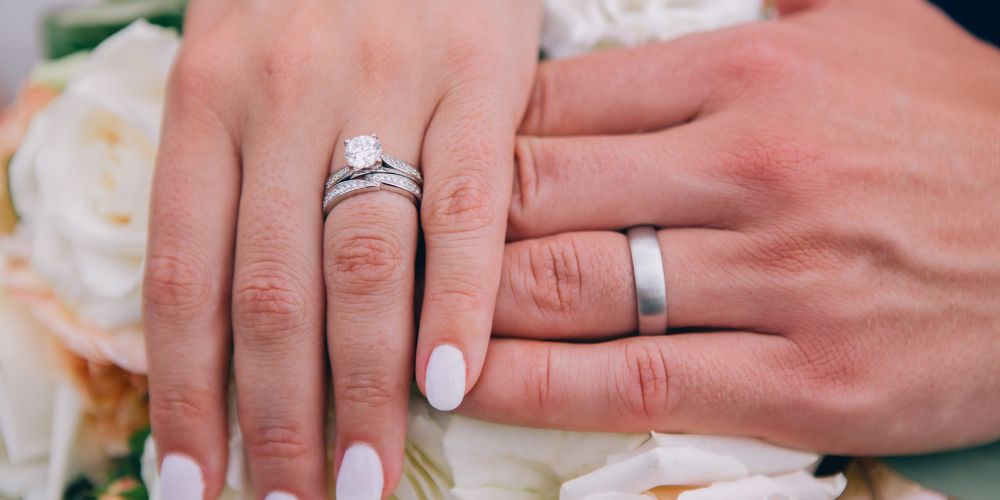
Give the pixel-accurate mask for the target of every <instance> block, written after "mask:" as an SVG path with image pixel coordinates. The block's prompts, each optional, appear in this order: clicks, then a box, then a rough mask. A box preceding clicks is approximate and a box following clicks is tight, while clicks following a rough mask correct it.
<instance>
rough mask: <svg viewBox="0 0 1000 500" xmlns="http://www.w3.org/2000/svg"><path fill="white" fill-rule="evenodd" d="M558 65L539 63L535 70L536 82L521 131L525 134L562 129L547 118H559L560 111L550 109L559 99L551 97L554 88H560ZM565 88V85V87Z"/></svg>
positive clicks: (522, 121)
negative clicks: (551, 124) (550, 122)
mask: <svg viewBox="0 0 1000 500" xmlns="http://www.w3.org/2000/svg"><path fill="white" fill-rule="evenodd" d="M557 67H558V66H554V65H552V64H545V63H543V64H539V65H538V69H537V70H536V72H535V83H534V87H533V88H532V89H531V95H530V96H529V98H528V107H527V109H526V110H525V113H524V118H523V119H522V120H521V132H522V133H525V134H541V133H542V131H544V130H548V129H557V130H562V127H556V126H554V124H553V126H549V123H548V122H547V121H546V120H552V119H558V117H559V116H560V113H559V112H558V111H557V110H553V109H550V108H551V107H552V106H554V105H555V104H556V103H557V101H558V100H556V99H549V97H550V96H551V95H552V92H553V89H558V88H559V85H560V84H559V82H558V81H556V80H557V79H558V78H559V72H558V71H556V70H555V68H557ZM564 88H565V87H564Z"/></svg>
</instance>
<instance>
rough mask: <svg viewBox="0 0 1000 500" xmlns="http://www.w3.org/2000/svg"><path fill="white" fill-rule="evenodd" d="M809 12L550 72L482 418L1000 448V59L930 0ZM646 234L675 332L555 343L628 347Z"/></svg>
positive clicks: (918, 446) (882, 445) (542, 86)
mask: <svg viewBox="0 0 1000 500" xmlns="http://www.w3.org/2000/svg"><path fill="white" fill-rule="evenodd" d="M812 3H813V4H815V5H806V4H803V3H802V2H798V3H797V5H794V6H792V5H790V4H789V3H788V2H785V4H784V5H782V7H783V8H784V9H785V12H784V14H785V16H784V18H783V19H781V20H779V21H775V22H768V23H761V24H758V25H752V26H745V27H740V28H737V29H732V30H728V31H723V32H717V33H710V34H703V35H696V36H692V37H688V38H685V39H681V40H678V41H676V42H671V43H667V44H662V45H656V46H649V47H643V48H638V49H634V50H622V51H609V52H604V53H600V54H594V55H590V56H586V57H583V58H580V59H577V60H567V61H557V62H552V63H547V64H544V65H543V66H542V67H541V68H540V70H539V76H538V80H537V82H538V83H537V85H538V87H537V89H536V91H535V93H534V95H535V96H536V99H535V100H534V102H533V103H532V106H531V107H530V109H529V112H528V115H527V118H526V119H525V122H524V126H523V131H522V132H523V133H524V134H529V135H531V136H525V137H523V138H521V139H520V140H519V142H518V153H519V154H518V157H519V169H518V177H517V183H516V185H515V195H514V203H513V206H512V208H511V212H510V226H511V237H512V239H515V240H520V241H516V242H513V243H510V244H508V246H507V252H506V261H505V268H504V274H503V280H502V283H501V291H500V295H499V299H498V303H497V314H496V320H495V331H496V333H497V334H499V335H504V336H508V337H520V339H498V340H494V341H493V344H492V346H491V348H490V356H489V359H488V360H487V364H486V368H485V370H484V372H483V375H482V378H481V379H480V382H479V385H477V386H476V388H475V389H474V390H473V391H472V392H471V393H470V394H469V397H468V398H467V399H466V402H465V404H463V406H462V408H461V411H462V412H463V413H465V414H468V415H472V416H476V417H479V418H485V419H489V420H497V421H502V422H506V423H512V424H521V425H541V426H553V427H563V428H565V427H571V428H575V429H587V430H600V431H646V430H649V429H656V430H661V431H682V432H699V433H722V434H740V435H752V436H760V437H763V438H767V439H770V440H773V441H776V442H779V443H784V444H789V445H793V446H801V447H806V448H810V449H817V450H823V451H829V452H840V453H854V454H869V453H905V452H918V451H926V450H936V449H942V448H949V447H959V446H965V445H970V444H974V443H979V442H985V441H988V440H991V439H996V438H997V437H1000V365H998V361H997V360H998V359H1000V53H998V52H997V50H996V49H994V48H992V47H989V46H986V45H984V44H982V43H980V42H978V41H975V40H974V39H972V38H971V37H970V36H969V35H967V34H966V33H964V32H963V31H961V30H960V29H959V28H958V27H957V26H955V25H954V24H952V23H951V22H950V21H948V20H947V19H946V18H945V17H944V16H943V15H942V14H941V13H939V12H937V11H936V10H934V9H933V8H931V7H929V6H928V5H927V4H925V3H923V2H919V1H916V0H891V1H889V0H886V1H881V2H871V1H851V0H844V1H831V2H825V3H816V2H812ZM640 131H641V133H636V132H640ZM598 134H605V135H598ZM608 134H616V135H608ZM626 134H630V135H626ZM532 136H533V137H532ZM541 136H544V137H541ZM555 136H563V137H555ZM643 224H652V225H655V226H658V227H660V228H663V229H662V230H660V231H659V240H660V244H661V248H662V252H663V264H664V268H665V274H666V283H667V289H668V297H669V305H668V309H669V317H670V323H671V325H672V326H673V327H675V328H677V329H678V330H677V331H676V333H675V334H674V335H670V336H663V337H642V338H626V339H621V340H614V341H609V342H604V343H597V344H593V343H588V344H567V343H559V342H551V340H558V339H588V340H591V341H593V340H600V339H608V338H610V337H616V336H621V335H625V334H628V333H630V332H634V331H635V329H636V312H635V311H636V305H635V292H634V284H633V278H632V269H631V264H630V259H629V253H628V244H627V242H626V238H625V236H624V235H622V234H620V233H619V232H615V231H617V230H620V229H622V228H626V227H629V226H634V225H643ZM695 332H697V333H695Z"/></svg>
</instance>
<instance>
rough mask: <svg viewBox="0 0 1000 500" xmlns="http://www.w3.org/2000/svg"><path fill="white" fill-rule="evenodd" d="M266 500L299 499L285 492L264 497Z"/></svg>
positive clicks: (275, 492)
mask: <svg viewBox="0 0 1000 500" xmlns="http://www.w3.org/2000/svg"><path fill="white" fill-rule="evenodd" d="M264 500H299V497H297V496H295V495H293V494H291V493H285V492H284V491H272V492H270V493H268V494H267V496H266V497H264Z"/></svg>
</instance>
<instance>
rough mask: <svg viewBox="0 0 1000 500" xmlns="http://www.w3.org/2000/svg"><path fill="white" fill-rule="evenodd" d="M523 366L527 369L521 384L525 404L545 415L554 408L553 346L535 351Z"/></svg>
mask: <svg viewBox="0 0 1000 500" xmlns="http://www.w3.org/2000/svg"><path fill="white" fill-rule="evenodd" d="M522 366H523V367H524V370H525V371H526V373H525V376H524V378H523V382H522V385H521V397H522V400H523V404H524V405H525V407H527V408H531V409H533V410H535V411H537V412H538V414H539V415H544V414H546V413H548V411H549V410H550V409H551V408H552V390H551V389H552V348H551V347H547V346H546V348H545V349H539V350H537V351H535V352H534V353H532V354H531V357H530V358H529V359H526V360H525V363H524V364H523V365H522Z"/></svg>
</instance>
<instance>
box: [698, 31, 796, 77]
mask: <svg viewBox="0 0 1000 500" xmlns="http://www.w3.org/2000/svg"><path fill="white" fill-rule="evenodd" d="M796 47H797V45H796V44H795V43H794V40H791V39H790V37H788V36H786V34H785V33H784V32H783V31H782V30H781V29H780V28H778V27H775V26H774V25H770V24H768V25H753V26H746V27H743V28H740V29H737V30H734V31H733V32H732V33H731V36H729V37H727V38H725V41H724V42H723V46H722V48H721V50H719V51H717V52H716V54H717V55H716V57H717V58H718V60H716V61H715V64H714V65H713V66H714V68H716V71H717V75H716V77H717V78H718V80H719V81H720V82H722V83H724V84H730V83H735V84H737V85H740V86H742V87H746V86H747V85H751V84H755V83H757V84H764V85H767V84H770V83H775V82H777V81H781V80H786V79H787V78H789V77H792V76H795V75H797V74H801V71H800V70H801V69H803V68H804V67H805V66H804V64H801V63H802V62H803V57H802V56H801V55H800V54H799V52H798V49H796Z"/></svg>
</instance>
